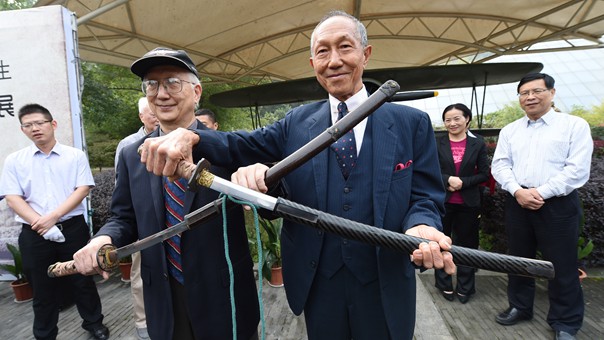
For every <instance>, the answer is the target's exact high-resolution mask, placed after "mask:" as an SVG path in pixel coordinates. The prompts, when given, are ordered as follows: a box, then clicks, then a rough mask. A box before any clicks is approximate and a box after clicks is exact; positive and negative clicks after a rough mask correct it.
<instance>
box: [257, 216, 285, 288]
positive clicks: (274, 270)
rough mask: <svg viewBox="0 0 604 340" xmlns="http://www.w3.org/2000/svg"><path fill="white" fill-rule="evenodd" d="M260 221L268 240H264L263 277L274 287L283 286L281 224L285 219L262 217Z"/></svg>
mask: <svg viewBox="0 0 604 340" xmlns="http://www.w3.org/2000/svg"><path fill="white" fill-rule="evenodd" d="M259 222H260V225H261V226H262V230H264V233H265V234H266V240H265V241H263V242H262V252H263V260H264V261H263V264H262V265H263V267H262V277H264V278H265V279H266V280H267V281H268V283H269V285H270V286H272V287H283V275H282V272H281V270H282V267H281V265H282V264H281V226H282V224H283V219H281V218H279V219H276V220H268V219H265V218H260V220H259Z"/></svg>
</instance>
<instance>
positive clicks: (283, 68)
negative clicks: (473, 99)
mask: <svg viewBox="0 0 604 340" xmlns="http://www.w3.org/2000/svg"><path fill="white" fill-rule="evenodd" d="M46 5H62V6H65V7H67V8H68V9H69V10H71V11H73V12H75V13H76V15H77V17H78V34H79V39H78V41H79V50H80V56H81V58H82V59H84V60H87V61H94V62H101V63H108V64H115V65H122V66H129V65H130V64H131V63H132V62H133V61H134V60H135V59H137V58H139V57H140V56H142V55H143V54H144V53H145V52H147V51H149V50H151V49H153V48H155V47H157V46H167V47H171V48H175V49H184V50H186V51H187V52H188V53H189V55H191V57H192V58H193V60H194V61H195V63H196V65H197V69H198V71H199V73H200V75H202V77H203V78H204V82H206V83H207V82H215V83H221V82H238V83H242V84H249V85H255V84H257V83H259V82H260V81H262V80H265V81H266V80H271V81H278V80H292V79H300V78H305V77H310V76H312V75H313V74H312V69H311V68H310V66H309V63H308V58H309V44H310V35H311V32H312V30H313V28H314V27H315V25H316V24H317V22H318V21H319V20H320V19H321V17H322V16H323V15H324V14H325V13H327V12H328V11H329V10H333V9H340V10H344V11H346V12H348V13H350V14H353V15H354V16H356V17H358V18H360V20H361V21H362V22H363V23H364V24H365V25H366V27H367V29H368V34H369V42H370V43H371V44H372V45H373V46H374V49H373V56H372V60H371V61H370V63H369V69H381V68H392V67H405V66H429V65H450V64H459V63H483V62H485V61H488V60H491V59H493V58H496V57H498V56H501V55H509V54H521V53H535V52H544V51H553V50H556V51H560V50H566V49H578V48H581V49H588V48H602V47H604V42H603V41H602V39H601V37H602V35H603V34H604V1H602V0H533V1H525V0H507V1H500V0H481V1H466V0H432V1H411V0H397V1H392V0H365V1H362V0H352V1H350V0H330V1H317V0H314V1H313V0H311V1H299V0H281V1H250V0H242V1H217V0H202V1H190V0H172V1H159V0H40V1H38V3H37V4H36V6H46ZM546 41H561V42H564V47H559V48H555V49H552V48H547V49H540V48H539V46H538V44H539V43H540V42H546Z"/></svg>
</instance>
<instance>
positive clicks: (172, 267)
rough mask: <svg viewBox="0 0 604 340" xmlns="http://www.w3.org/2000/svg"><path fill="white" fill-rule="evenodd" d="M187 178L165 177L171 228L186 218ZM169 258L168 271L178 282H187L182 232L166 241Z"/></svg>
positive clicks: (167, 226) (168, 216) (167, 213)
mask: <svg viewBox="0 0 604 340" xmlns="http://www.w3.org/2000/svg"><path fill="white" fill-rule="evenodd" d="M186 185H187V184H186V180H185V179H183V178H181V179H179V180H177V181H174V182H170V181H169V180H168V179H167V178H166V177H164V201H165V206H166V228H170V227H172V226H174V225H176V224H178V223H179V222H182V221H183V219H184V210H185V209H184V201H185V188H186ZM164 245H165V247H166V256H167V258H168V271H169V272H170V275H172V276H173V277H174V278H175V279H176V280H177V281H178V282H180V283H181V284H184V283H185V279H184V276H183V275H182V260H181V256H180V234H177V235H174V236H172V237H170V238H169V239H168V240H166V241H165V242H164Z"/></svg>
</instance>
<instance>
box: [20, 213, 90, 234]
mask: <svg viewBox="0 0 604 340" xmlns="http://www.w3.org/2000/svg"><path fill="white" fill-rule="evenodd" d="M82 222H84V215H77V216H73V217H71V218H68V219H66V220H65V221H62V222H59V223H57V224H55V225H56V226H57V228H59V230H60V231H63V229H65V228H70V227H73V226H76V225H80V224H81V223H82ZM23 227H24V228H27V229H31V225H29V224H27V223H23Z"/></svg>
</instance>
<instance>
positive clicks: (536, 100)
mask: <svg viewBox="0 0 604 340" xmlns="http://www.w3.org/2000/svg"><path fill="white" fill-rule="evenodd" d="M536 89H547V86H545V80H543V79H536V80H533V81H529V82H527V83H524V84H522V86H521V87H520V88H519V89H518V93H527V95H526V96H522V95H521V96H520V97H519V98H518V100H519V101H520V106H521V107H522V109H523V110H524V112H526V115H527V116H528V117H529V118H530V119H532V120H537V119H539V118H541V117H542V116H543V115H544V114H546V113H547V112H549V110H550V109H551V108H552V101H553V100H554V94H555V93H556V90H555V89H548V90H547V91H543V92H541V93H539V94H537V93H534V92H533V90H536Z"/></svg>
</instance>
